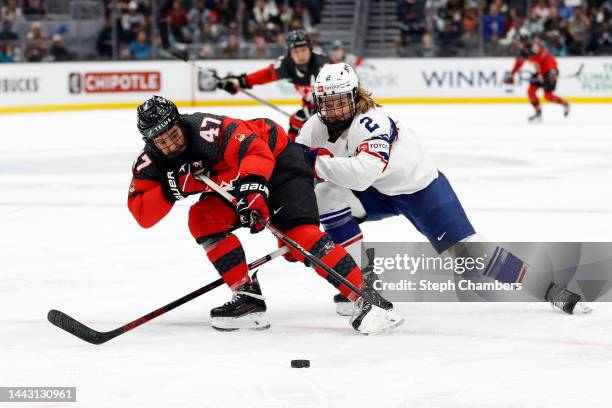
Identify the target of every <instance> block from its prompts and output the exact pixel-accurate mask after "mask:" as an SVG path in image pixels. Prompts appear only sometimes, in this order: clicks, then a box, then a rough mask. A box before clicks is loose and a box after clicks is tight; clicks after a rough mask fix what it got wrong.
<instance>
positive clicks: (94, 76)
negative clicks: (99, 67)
mask: <svg viewBox="0 0 612 408" xmlns="http://www.w3.org/2000/svg"><path fill="white" fill-rule="evenodd" d="M68 88H69V90H70V93H72V94H77V93H81V92H85V93H116V92H154V91H159V90H160V89H161V74H160V73H159V72H155V71H151V72H86V73H83V74H81V73H72V74H70V75H69V77H68Z"/></svg>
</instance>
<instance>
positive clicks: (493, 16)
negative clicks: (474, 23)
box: [482, 3, 506, 44]
mask: <svg viewBox="0 0 612 408" xmlns="http://www.w3.org/2000/svg"><path fill="white" fill-rule="evenodd" d="M505 24H506V21H505V19H504V16H502V15H501V14H499V6H498V5H497V4H496V3H493V4H491V6H490V7H489V13H488V14H486V15H485V16H484V18H483V20H482V26H483V37H484V41H485V42H486V43H492V44H497V43H498V42H499V39H500V38H501V37H503V36H504V34H505V32H504V29H505Z"/></svg>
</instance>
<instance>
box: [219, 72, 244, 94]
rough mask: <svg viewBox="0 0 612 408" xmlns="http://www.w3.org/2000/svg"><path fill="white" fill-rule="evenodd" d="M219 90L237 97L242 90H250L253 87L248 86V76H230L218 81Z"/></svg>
mask: <svg viewBox="0 0 612 408" xmlns="http://www.w3.org/2000/svg"><path fill="white" fill-rule="evenodd" d="M217 88H219V89H223V90H224V91H225V92H229V93H231V94H232V95H235V94H237V93H238V91H240V89H250V88H251V87H250V86H249V84H247V80H246V74H242V75H238V76H235V75H228V76H226V77H223V78H219V80H218V81H217Z"/></svg>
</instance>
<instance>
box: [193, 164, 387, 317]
mask: <svg viewBox="0 0 612 408" xmlns="http://www.w3.org/2000/svg"><path fill="white" fill-rule="evenodd" d="M198 179H199V180H200V181H202V182H203V183H205V184H206V185H208V186H209V187H210V188H212V189H213V190H214V191H215V192H216V193H218V194H219V195H220V196H221V197H223V198H225V199H226V200H227V201H228V202H230V203H231V204H233V205H236V203H237V202H238V200H236V197H234V196H233V195H231V194H230V193H229V192H227V191H226V190H224V189H223V188H221V186H220V185H218V184H217V183H215V182H214V181H212V180H211V179H209V178H208V177H207V176H205V175H204V174H203V173H200V174H199V175H198ZM259 222H261V223H262V224H263V225H264V226H265V227H266V228H267V229H268V231H270V232H271V233H272V235H274V236H275V237H276V238H278V239H280V240H281V241H283V242H284V243H285V245H287V246H290V247H292V248H293V249H295V250H296V251H298V252H299V253H301V254H302V255H303V256H304V258H306V259H308V260H309V261H310V263H311V264H314V265H316V266H318V267H319V268H321V269H323V270H324V271H325V272H327V273H328V274H329V275H331V276H333V277H334V278H335V279H336V280H338V281H339V282H341V283H342V284H344V285H345V286H346V287H348V288H349V289H350V290H351V291H353V292H354V293H355V294H356V295H357V296H359V297H363V298H364V299H365V300H366V301H368V302H369V303H372V304H374V305H377V304H378V303H379V302H378V301H376V300H375V299H374V298H373V297H372V296H371V295H370V294H369V293H368V292H367V291H361V290H360V289H358V288H357V287H356V286H355V285H353V284H352V283H351V282H349V281H348V280H346V278H345V277H344V276H342V275H340V274H339V273H338V272H336V271H335V270H333V269H332V268H330V267H329V266H327V265H325V264H324V263H323V261H321V260H320V259H319V258H317V257H316V256H314V255H313V254H311V253H310V252H308V251H307V250H306V249H305V248H304V247H302V246H301V245H300V244H298V243H297V242H295V241H294V240H292V239H291V238H289V237H288V236H287V235H285V234H284V233H283V232H282V231H280V230H279V229H277V228H276V227H275V226H273V225H272V224H270V221H266V220H263V219H261V218H259Z"/></svg>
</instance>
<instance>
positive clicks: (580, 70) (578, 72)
mask: <svg viewBox="0 0 612 408" xmlns="http://www.w3.org/2000/svg"><path fill="white" fill-rule="evenodd" d="M583 69H584V62H583V63H582V64H580V66H579V67H578V70H577V71H576V72H574V73H573V74H570V75H561V78H564V79H568V78H578V77H579V76H580V74H582V70H583Z"/></svg>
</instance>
